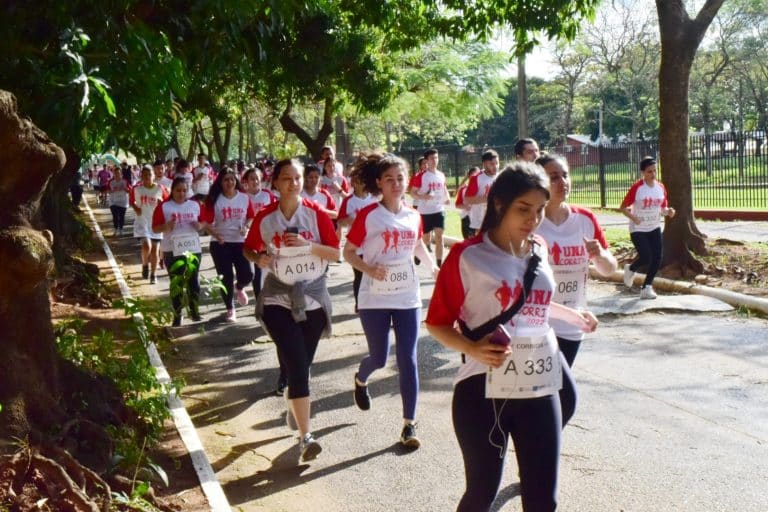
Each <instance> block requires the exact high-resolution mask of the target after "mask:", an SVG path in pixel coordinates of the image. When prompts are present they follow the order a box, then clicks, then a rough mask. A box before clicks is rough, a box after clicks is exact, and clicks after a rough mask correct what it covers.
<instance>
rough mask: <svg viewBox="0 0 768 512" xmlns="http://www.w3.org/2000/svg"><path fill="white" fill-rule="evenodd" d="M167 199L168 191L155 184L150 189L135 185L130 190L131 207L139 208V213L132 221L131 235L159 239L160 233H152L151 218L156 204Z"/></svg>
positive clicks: (161, 235)
mask: <svg viewBox="0 0 768 512" xmlns="http://www.w3.org/2000/svg"><path fill="white" fill-rule="evenodd" d="M166 199H168V190H167V189H165V188H164V187H163V186H161V185H158V184H157V183H155V184H154V185H153V186H152V188H147V187H145V186H144V185H141V184H139V185H136V186H135V187H133V188H132V189H131V198H130V204H131V206H137V207H139V208H141V213H140V214H138V215H136V218H135V219H134V221H133V235H134V236H135V237H141V238H143V237H149V238H156V239H160V238H162V237H163V234H162V233H153V232H152V216H153V214H154V213H155V208H156V207H157V205H158V204H160V203H162V202H163V201H165V200H166Z"/></svg>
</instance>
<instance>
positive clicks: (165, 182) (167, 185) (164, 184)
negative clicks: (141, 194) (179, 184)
mask: <svg viewBox="0 0 768 512" xmlns="http://www.w3.org/2000/svg"><path fill="white" fill-rule="evenodd" d="M155 183H157V184H158V185H160V186H161V187H165V189H166V190H167V191H168V193H170V191H171V185H172V184H173V180H172V179H171V178H169V177H168V176H165V175H163V177H162V178H160V179H158V180H156V181H155Z"/></svg>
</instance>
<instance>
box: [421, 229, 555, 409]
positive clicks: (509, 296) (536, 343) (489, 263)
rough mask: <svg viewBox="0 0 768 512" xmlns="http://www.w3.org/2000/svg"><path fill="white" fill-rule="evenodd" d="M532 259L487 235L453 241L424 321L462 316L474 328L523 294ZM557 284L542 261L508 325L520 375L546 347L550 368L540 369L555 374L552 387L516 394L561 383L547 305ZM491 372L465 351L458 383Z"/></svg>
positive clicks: (444, 322) (434, 322) (440, 322)
mask: <svg viewBox="0 0 768 512" xmlns="http://www.w3.org/2000/svg"><path fill="white" fill-rule="evenodd" d="M544 245H546V244H544ZM543 248H544V247H543ZM529 259H530V255H527V256H526V257H524V258H518V257H517V256H515V255H512V254H510V253H508V252H505V251H502V250H501V249H499V248H498V247H496V245H495V244H493V242H491V241H490V240H489V239H488V235H487V234H482V235H478V236H475V237H473V238H470V239H469V240H465V241H463V242H461V243H459V244H457V245H454V246H453V247H452V248H451V251H450V253H449V254H448V257H447V258H446V260H445V261H444V262H443V265H442V268H441V269H440V274H439V275H438V278H437V282H436V283H435V289H434V292H433V294H432V300H431V302H430V305H429V312H428V313H427V320H426V322H427V323H428V324H430V325H450V326H453V325H454V323H455V322H456V321H457V320H462V321H463V322H464V323H466V325H467V327H469V328H470V329H475V328H477V327H479V326H481V325H483V324H484V323H485V322H487V321H489V320H491V319H492V318H494V317H496V316H498V315H500V314H501V313H502V312H503V311H504V310H507V309H509V308H510V307H511V306H512V305H513V304H514V303H515V301H516V300H517V298H518V296H519V295H520V294H521V293H522V292H523V276H524V275H525V270H526V267H527V266H528V260H529ZM554 285H555V282H554V279H553V277H552V269H551V268H550V267H549V264H547V262H545V261H542V262H541V264H540V267H539V273H538V275H537V277H536V279H535V280H534V282H533V286H532V287H531V292H530V294H529V296H528V297H527V299H526V301H525V303H524V304H523V307H522V308H521V309H520V311H518V313H517V314H516V315H515V316H514V317H513V318H512V320H511V321H510V322H508V323H507V324H506V326H505V327H506V328H507V331H508V332H509V333H510V335H511V336H512V337H513V345H512V352H513V354H512V356H510V357H514V360H515V361H516V362H517V363H518V364H517V367H518V369H519V371H520V372H521V373H523V372H525V371H526V364H525V363H527V362H528V360H527V358H528V356H529V354H535V355H534V356H533V357H535V358H539V357H540V354H541V351H542V350H545V351H546V352H548V354H549V356H548V357H549V358H550V359H549V360H548V361H547V363H548V365H549V366H543V367H542V368H543V369H545V368H548V370H547V372H550V371H551V372H554V373H551V374H550V375H549V377H551V378H550V381H549V384H551V385H548V386H545V387H543V388H540V389H538V388H534V389H528V388H526V389H523V390H520V391H519V392H518V393H517V394H516V396H515V398H531V397H537V396H546V395H551V394H553V393H555V392H556V391H557V390H558V389H559V388H560V387H561V386H562V374H560V373H559V372H560V366H559V356H558V352H559V348H558V346H557V339H556V338H555V334H554V332H553V331H552V329H551V328H550V325H549V304H550V302H551V300H552V296H553V294H554ZM516 338H524V339H525V338H527V339H528V341H527V342H517V340H516ZM534 363H536V361H534ZM536 366H537V367H538V365H536ZM535 370H536V368H534V372H535ZM487 371H488V366H487V365H485V364H483V363H481V362H479V361H477V360H475V359H473V358H472V357H470V356H469V355H467V357H466V363H465V364H462V365H461V367H460V368H459V371H458V375H457V376H456V382H459V381H462V380H464V379H467V378H469V377H471V376H473V375H479V374H484V373H486V372H487ZM542 377H546V375H542Z"/></svg>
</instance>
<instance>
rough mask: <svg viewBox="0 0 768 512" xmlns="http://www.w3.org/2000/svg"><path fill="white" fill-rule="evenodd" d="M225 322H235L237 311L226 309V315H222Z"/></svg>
mask: <svg viewBox="0 0 768 512" xmlns="http://www.w3.org/2000/svg"><path fill="white" fill-rule="evenodd" d="M224 320H226V321H227V322H237V313H236V312H235V310H234V309H228V310H227V315H226V316H225V317H224Z"/></svg>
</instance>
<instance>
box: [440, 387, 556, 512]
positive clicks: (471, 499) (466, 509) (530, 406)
mask: <svg viewBox="0 0 768 512" xmlns="http://www.w3.org/2000/svg"><path fill="white" fill-rule="evenodd" d="M494 402H495V406H496V411H495V412H494ZM497 415H498V418H499V422H498V423H499V424H498V425H496V416H497ZM561 424H562V418H561V416H560V399H559V397H558V395H550V396H546V397H541V398H527V399H518V400H499V399H496V400H490V399H487V398H485V375H484V374H483V375H475V376H472V377H469V378H468V379H465V380H463V381H461V382H459V383H458V384H456V388H455V389H454V391H453V428H454V430H455V432H456V438H457V439H458V441H459V446H460V447H461V453H462V456H463V458H464V472H465V478H466V485H467V487H466V490H465V492H464V496H462V498H461V501H460V502H459V506H458V508H457V511H459V512H470V511H471V512H481V511H486V510H490V508H491V506H492V505H493V501H494V500H495V499H496V494H497V493H498V490H499V485H500V484H501V477H502V472H503V469H504V460H505V458H506V452H507V450H506V443H505V442H506V440H507V439H508V437H512V442H513V443H514V447H515V455H516V456H517V465H518V468H519V471H520V497H521V498H522V502H523V510H525V511H526V512H541V511H551V510H555V508H556V507H557V473H558V467H559V459H560V432H561ZM499 429H501V431H500V430H499ZM502 432H503V433H502ZM489 436H490V438H491V439H492V440H493V442H494V443H495V444H496V445H499V446H502V447H503V448H499V447H497V446H493V445H492V444H491V443H490V442H489Z"/></svg>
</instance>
